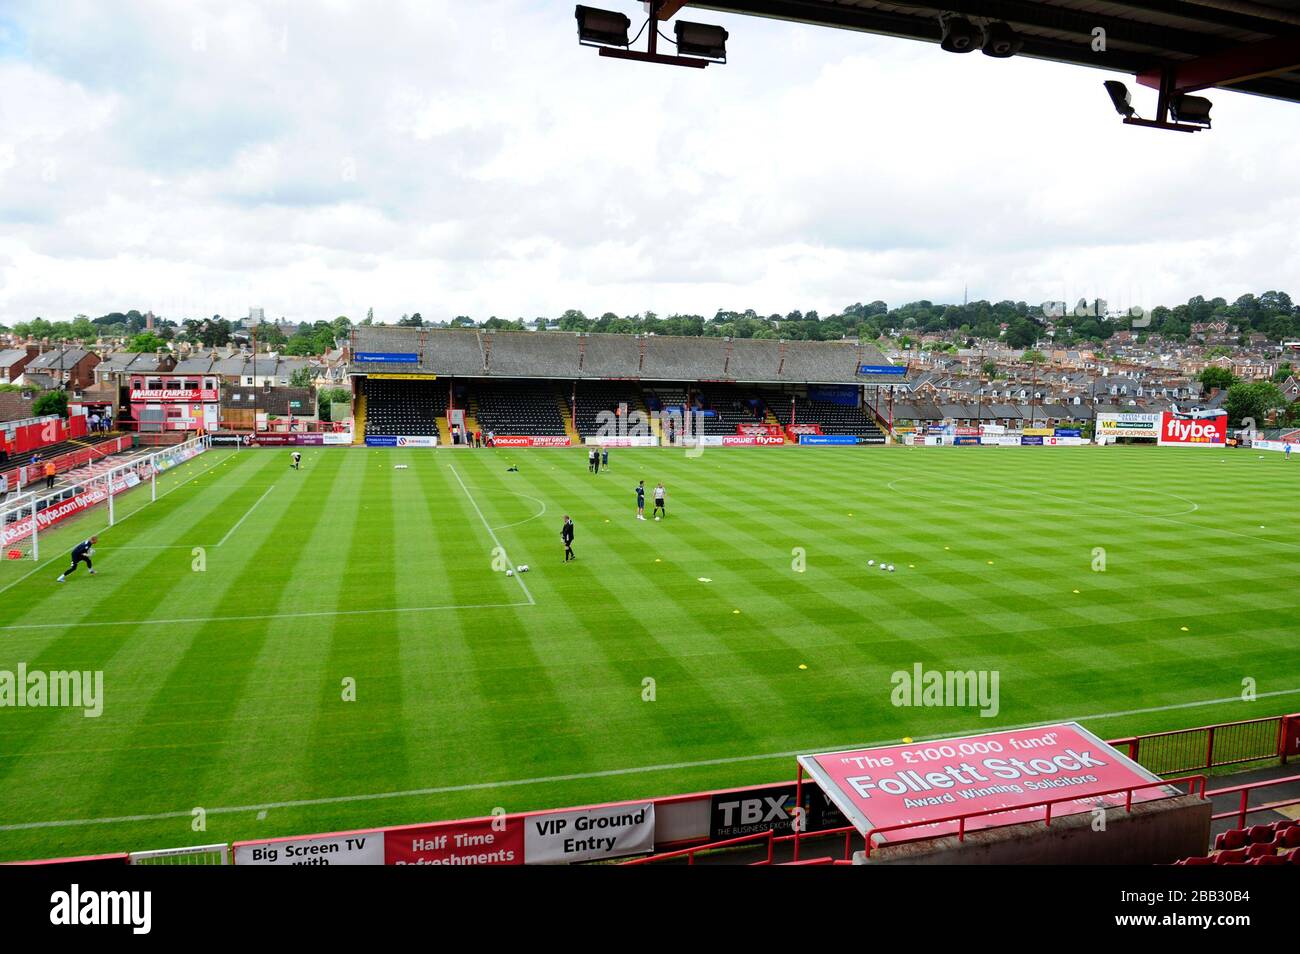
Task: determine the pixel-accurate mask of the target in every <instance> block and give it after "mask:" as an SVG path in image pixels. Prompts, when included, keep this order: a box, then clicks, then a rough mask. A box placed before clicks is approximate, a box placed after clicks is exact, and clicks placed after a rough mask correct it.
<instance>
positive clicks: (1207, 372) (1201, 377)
mask: <svg viewBox="0 0 1300 954" xmlns="http://www.w3.org/2000/svg"><path fill="white" fill-rule="evenodd" d="M1196 380H1197V381H1200V382H1201V386H1202V387H1203V388H1205V393H1206V394H1208V393H1209V392H1211V391H1213V390H1214V389H1215V388H1218V389H1219V390H1220V391H1226V390H1228V389H1229V388H1230V387H1232V386H1233V384H1235V383H1236V381H1237V379H1236V378H1235V377H1233V374H1232V372H1231V371H1229V370H1228V369H1227V368H1220V367H1217V366H1215V365H1211V366H1210V367H1208V368H1203V369H1202V370H1201V373H1200V374H1198V375H1197V376H1196Z"/></svg>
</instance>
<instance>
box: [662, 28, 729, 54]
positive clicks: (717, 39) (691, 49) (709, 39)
mask: <svg viewBox="0 0 1300 954" xmlns="http://www.w3.org/2000/svg"><path fill="white" fill-rule="evenodd" d="M674 30H675V32H676V34H677V53H678V55H680V56H699V57H702V58H704V59H706V60H718V61H720V62H723V63H725V62H726V61H727V36H728V34H727V31H726V30H724V29H723V28H722V27H720V26H714V25H713V24H711V23H689V22H687V21H684V20H678V21H677V23H676V24H675V26H674Z"/></svg>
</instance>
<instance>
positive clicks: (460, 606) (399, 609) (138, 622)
mask: <svg viewBox="0 0 1300 954" xmlns="http://www.w3.org/2000/svg"><path fill="white" fill-rule="evenodd" d="M532 605H534V604H532V603H448V604H444V605H440V606H392V607H383V608H381V609H361V610H319V611H314V612H309V613H259V614H255V615H254V614H250V615H247V616H181V617H178V618H176V619H111V620H76V621H73V622H63V623H20V624H18V625H16V626H0V632H8V631H11V630H23V629H84V628H86V627H88V626H156V625H165V624H170V623H242V622H247V621H250V620H259V619H303V618H308V617H320V616H374V615H378V614H382V613H433V612H436V611H439V610H472V609H504V608H505V607H508V606H532Z"/></svg>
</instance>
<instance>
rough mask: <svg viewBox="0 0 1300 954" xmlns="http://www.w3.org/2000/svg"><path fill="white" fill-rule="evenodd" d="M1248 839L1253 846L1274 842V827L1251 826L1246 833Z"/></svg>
mask: <svg viewBox="0 0 1300 954" xmlns="http://www.w3.org/2000/svg"><path fill="white" fill-rule="evenodd" d="M1246 837H1247V838H1248V839H1249V840H1250V843H1251V844H1252V845H1262V844H1266V843H1268V842H1271V841H1272V840H1273V826H1272V825H1251V826H1250V828H1249V830H1247V832H1246Z"/></svg>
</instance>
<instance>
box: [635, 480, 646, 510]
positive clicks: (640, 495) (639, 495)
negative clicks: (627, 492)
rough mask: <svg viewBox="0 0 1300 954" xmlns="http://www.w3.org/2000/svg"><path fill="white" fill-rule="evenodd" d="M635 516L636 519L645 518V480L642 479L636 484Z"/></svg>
mask: <svg viewBox="0 0 1300 954" xmlns="http://www.w3.org/2000/svg"><path fill="white" fill-rule="evenodd" d="M636 518H637V519H638V520H644V519H645V481H644V480H643V481H641V482H639V483H638V484H637V485H636Z"/></svg>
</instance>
